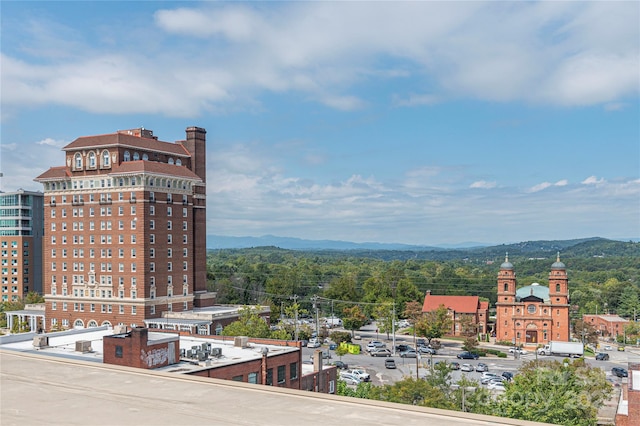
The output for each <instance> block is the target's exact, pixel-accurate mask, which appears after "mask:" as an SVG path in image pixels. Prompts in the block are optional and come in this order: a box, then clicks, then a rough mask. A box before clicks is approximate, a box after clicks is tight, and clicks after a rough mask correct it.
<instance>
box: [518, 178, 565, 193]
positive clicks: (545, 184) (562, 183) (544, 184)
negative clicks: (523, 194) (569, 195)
mask: <svg viewBox="0 0 640 426" xmlns="http://www.w3.org/2000/svg"><path fill="white" fill-rule="evenodd" d="M568 184H569V181H568V180H566V179H562V180H559V181H557V182H556V183H550V182H542V183H539V184H537V185H534V186H532V187H531V188H529V190H528V192H538V191H542V190H544V189H547V188H550V187H552V186H567V185H568Z"/></svg>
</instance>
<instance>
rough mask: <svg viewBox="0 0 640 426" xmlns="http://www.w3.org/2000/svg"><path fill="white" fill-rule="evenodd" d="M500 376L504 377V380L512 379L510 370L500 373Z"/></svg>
mask: <svg viewBox="0 0 640 426" xmlns="http://www.w3.org/2000/svg"><path fill="white" fill-rule="evenodd" d="M502 377H504V378H505V380H507V381H508V382H510V381H511V380H513V373H511V372H510V371H505V372H503V373H502Z"/></svg>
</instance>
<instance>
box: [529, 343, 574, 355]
mask: <svg viewBox="0 0 640 426" xmlns="http://www.w3.org/2000/svg"><path fill="white" fill-rule="evenodd" d="M538 355H557V356H566V357H569V358H578V357H581V356H582V355H584V345H583V344H582V342H549V344H548V345H544V346H543V347H541V348H540V349H538Z"/></svg>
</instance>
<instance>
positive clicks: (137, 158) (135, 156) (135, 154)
mask: <svg viewBox="0 0 640 426" xmlns="http://www.w3.org/2000/svg"><path fill="white" fill-rule="evenodd" d="M139 159H140V154H138V153H137V152H134V153H133V161H138V160H139Z"/></svg>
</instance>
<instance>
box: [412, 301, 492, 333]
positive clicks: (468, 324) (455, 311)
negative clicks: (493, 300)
mask: <svg viewBox="0 0 640 426" xmlns="http://www.w3.org/2000/svg"><path fill="white" fill-rule="evenodd" d="M440 306H444V307H445V308H447V310H448V312H449V316H450V317H451V320H452V321H451V330H450V331H449V332H447V335H450V336H462V335H464V334H475V333H486V332H487V331H488V329H487V326H488V325H487V323H488V316H489V315H488V311H489V302H486V301H481V300H480V298H479V297H478V296H436V295H433V294H431V291H427V295H426V296H425V298H424V303H423V305H422V312H423V313H427V312H431V311H435V310H436V309H438V308H439V307H440ZM465 329H466V330H465Z"/></svg>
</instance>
